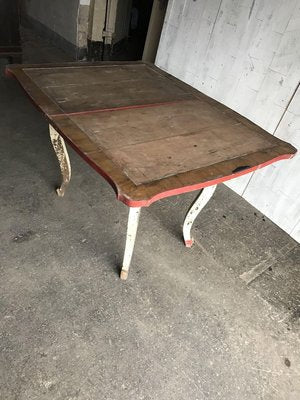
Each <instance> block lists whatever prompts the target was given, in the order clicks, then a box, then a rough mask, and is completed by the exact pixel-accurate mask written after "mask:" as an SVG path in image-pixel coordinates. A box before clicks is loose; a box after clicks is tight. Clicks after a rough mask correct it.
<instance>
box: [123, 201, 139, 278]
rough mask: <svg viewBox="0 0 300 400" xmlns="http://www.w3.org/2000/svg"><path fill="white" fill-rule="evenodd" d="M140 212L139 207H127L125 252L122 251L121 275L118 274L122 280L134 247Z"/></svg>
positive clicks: (125, 276) (126, 273)
mask: <svg viewBox="0 0 300 400" xmlns="http://www.w3.org/2000/svg"><path fill="white" fill-rule="evenodd" d="M140 214H141V208H140V207H130V208H129V217H128V225H127V236H126V245H125V253H124V258H123V265H122V270H121V275H120V278H121V279H123V280H126V279H127V277H128V271H129V267H130V262H131V258H132V253H133V249H134V243H135V238H136V232H137V228H138V224H139V218H140Z"/></svg>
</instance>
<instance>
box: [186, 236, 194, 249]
mask: <svg viewBox="0 0 300 400" xmlns="http://www.w3.org/2000/svg"><path fill="white" fill-rule="evenodd" d="M184 244H185V247H188V248H190V247H192V246H193V244H194V239H193V238H192V239H189V240H185V241H184Z"/></svg>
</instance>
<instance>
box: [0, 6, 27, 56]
mask: <svg viewBox="0 0 300 400" xmlns="http://www.w3.org/2000/svg"><path fill="white" fill-rule="evenodd" d="M19 24H20V18H19V0H0V57H4V58H8V59H9V61H10V62H11V61H13V62H21V60H22V48H21V38H20V30H19Z"/></svg>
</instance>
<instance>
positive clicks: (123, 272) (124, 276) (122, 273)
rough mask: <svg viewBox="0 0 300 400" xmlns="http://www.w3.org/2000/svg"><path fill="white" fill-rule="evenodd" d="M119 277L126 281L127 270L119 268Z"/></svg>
mask: <svg viewBox="0 0 300 400" xmlns="http://www.w3.org/2000/svg"><path fill="white" fill-rule="evenodd" d="M120 278H121V279H122V281H126V279H127V278H128V271H123V270H121V273H120Z"/></svg>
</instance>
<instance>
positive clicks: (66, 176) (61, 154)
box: [49, 125, 71, 197]
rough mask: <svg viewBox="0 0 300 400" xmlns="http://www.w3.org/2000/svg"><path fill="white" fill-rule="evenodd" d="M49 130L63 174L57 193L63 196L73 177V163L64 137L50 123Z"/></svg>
mask: <svg viewBox="0 0 300 400" xmlns="http://www.w3.org/2000/svg"><path fill="white" fill-rule="evenodd" d="M49 132H50V139H51V142H52V145H53V148H54V151H55V153H56V156H57V159H58V162H59V166H60V170H61V174H62V184H61V186H60V187H58V188H57V189H56V193H57V195H58V196H59V197H63V196H64V194H65V190H66V187H67V186H68V183H69V182H70V179H71V163H70V159H69V154H68V151H67V148H66V144H65V141H64V139H63V138H62V137H61V136H60V134H59V133H58V132H57V131H56V130H55V129H54V128H53V126H51V125H49Z"/></svg>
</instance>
